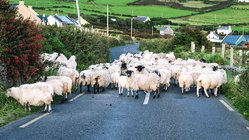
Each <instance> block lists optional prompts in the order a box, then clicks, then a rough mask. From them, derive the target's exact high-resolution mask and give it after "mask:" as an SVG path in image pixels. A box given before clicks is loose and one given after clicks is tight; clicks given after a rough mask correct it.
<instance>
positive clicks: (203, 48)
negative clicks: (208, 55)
mask: <svg viewBox="0 0 249 140" xmlns="http://www.w3.org/2000/svg"><path fill="white" fill-rule="evenodd" d="M201 52H202V53H204V52H205V46H204V45H203V46H201Z"/></svg>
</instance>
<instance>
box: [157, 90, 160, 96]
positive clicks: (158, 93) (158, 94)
mask: <svg viewBox="0 0 249 140" xmlns="http://www.w3.org/2000/svg"><path fill="white" fill-rule="evenodd" d="M157 91H158V92H157V98H159V97H160V88H158V89H157Z"/></svg>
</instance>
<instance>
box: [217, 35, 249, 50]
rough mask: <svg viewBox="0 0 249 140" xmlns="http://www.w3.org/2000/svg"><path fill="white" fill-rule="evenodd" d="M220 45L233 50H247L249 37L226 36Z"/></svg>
mask: <svg viewBox="0 0 249 140" xmlns="http://www.w3.org/2000/svg"><path fill="white" fill-rule="evenodd" d="M222 43H224V44H226V45H229V46H231V47H234V48H249V35H227V36H225V37H224V39H223V40H222Z"/></svg>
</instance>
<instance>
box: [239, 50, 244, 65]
mask: <svg viewBox="0 0 249 140" xmlns="http://www.w3.org/2000/svg"><path fill="white" fill-rule="evenodd" d="M242 62H243V50H239V64H240V66H242Z"/></svg>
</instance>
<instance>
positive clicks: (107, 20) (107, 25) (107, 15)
mask: <svg viewBox="0 0 249 140" xmlns="http://www.w3.org/2000/svg"><path fill="white" fill-rule="evenodd" d="M106 10H107V12H106V17H107V19H106V22H107V23H106V35H107V36H109V6H108V4H107V8H106Z"/></svg>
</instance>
